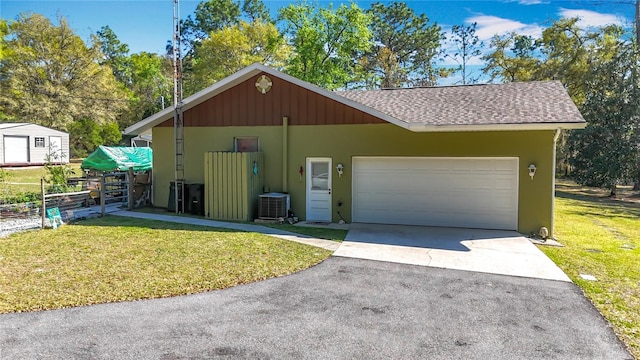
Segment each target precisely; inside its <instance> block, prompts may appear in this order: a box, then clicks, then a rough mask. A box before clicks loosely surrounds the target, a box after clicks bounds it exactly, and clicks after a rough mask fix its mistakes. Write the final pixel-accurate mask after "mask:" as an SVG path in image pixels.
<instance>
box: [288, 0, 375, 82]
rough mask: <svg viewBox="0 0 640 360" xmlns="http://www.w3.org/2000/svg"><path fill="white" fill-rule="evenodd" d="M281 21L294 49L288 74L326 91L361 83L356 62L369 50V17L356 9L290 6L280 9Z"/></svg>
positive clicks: (359, 71) (351, 5)
mask: <svg viewBox="0 0 640 360" xmlns="http://www.w3.org/2000/svg"><path fill="white" fill-rule="evenodd" d="M280 19H281V20H282V22H283V29H284V33H285V35H286V36H287V38H288V39H289V41H290V45H291V46H292V48H293V54H292V55H291V57H290V58H289V63H288V65H287V67H286V68H285V71H286V72H287V73H289V74H290V75H293V76H295V77H297V78H299V79H302V80H305V81H309V82H311V83H314V84H316V85H318V86H321V87H324V88H327V89H337V88H342V87H346V86H348V85H349V84H351V83H354V82H358V81H360V80H361V78H362V74H363V73H362V69H361V68H360V67H359V65H358V61H357V58H358V57H359V54H361V53H362V52H364V51H366V50H368V49H369V48H370V46H371V36H372V34H371V31H370V30H369V28H368V27H367V26H368V25H369V21H370V16H369V15H367V14H366V13H365V12H363V11H362V9H360V8H359V7H358V6H357V5H355V4H353V3H352V4H350V5H349V6H346V5H340V6H339V7H338V8H337V9H334V8H333V7H331V6H330V7H328V8H318V7H316V6H313V5H309V4H307V3H298V4H291V5H289V6H287V7H285V8H282V9H280Z"/></svg>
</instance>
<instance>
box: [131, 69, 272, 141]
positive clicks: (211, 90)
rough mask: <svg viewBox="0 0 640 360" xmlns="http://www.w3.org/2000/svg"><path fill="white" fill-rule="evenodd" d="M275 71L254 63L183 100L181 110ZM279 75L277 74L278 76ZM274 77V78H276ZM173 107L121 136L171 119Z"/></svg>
mask: <svg viewBox="0 0 640 360" xmlns="http://www.w3.org/2000/svg"><path fill="white" fill-rule="evenodd" d="M275 71H276V70H274V69H271V68H269V67H267V66H264V65H262V64H258V63H255V64H253V65H250V66H248V67H246V68H244V69H242V70H240V71H238V72H236V73H234V74H233V75H231V76H228V77H226V78H224V79H222V80H220V81H218V82H216V83H215V84H213V85H211V86H209V87H207V88H205V89H203V90H200V91H198V92H197V93H195V94H193V95H191V96H189V97H188V98H186V99H184V100H183V102H182V110H183V111H186V110H189V109H191V108H192V107H194V106H196V105H198V104H201V103H202V102H204V101H206V100H208V99H210V98H212V97H213V96H215V95H217V94H219V93H221V92H223V91H225V90H227V89H229V88H231V87H233V86H235V85H237V84H239V83H241V82H243V81H245V80H246V79H248V78H250V77H251V76H254V75H256V74H259V73H261V72H266V73H270V74H273V72H275ZM278 75H279V74H278ZM278 75H276V76H278ZM173 112H174V110H173V106H170V107H168V108H166V109H164V110H162V111H160V112H158V113H155V114H153V115H151V116H149V117H148V118H146V119H143V120H141V121H139V122H137V123H135V124H133V125H131V126H129V127H128V128H126V129H124V131H123V134H124V135H139V134H140V133H142V132H144V131H146V130H149V129H151V128H152V127H154V126H156V125H159V124H161V123H163V122H165V121H167V120H169V119H171V118H172V117H173Z"/></svg>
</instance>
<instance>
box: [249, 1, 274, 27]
mask: <svg viewBox="0 0 640 360" xmlns="http://www.w3.org/2000/svg"><path fill="white" fill-rule="evenodd" d="M242 13H243V14H244V16H245V17H247V18H248V20H249V22H252V21H256V20H261V21H263V22H271V15H270V14H269V9H267V7H266V6H265V5H264V3H263V2H262V0H244V3H243V4H242Z"/></svg>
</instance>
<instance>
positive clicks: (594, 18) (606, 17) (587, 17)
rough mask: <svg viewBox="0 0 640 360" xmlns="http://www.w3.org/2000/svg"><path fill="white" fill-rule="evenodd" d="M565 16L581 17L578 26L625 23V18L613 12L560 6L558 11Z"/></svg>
mask: <svg viewBox="0 0 640 360" xmlns="http://www.w3.org/2000/svg"><path fill="white" fill-rule="evenodd" d="M558 14H559V15H560V16H561V17H563V18H575V17H577V18H580V21H578V26H580V27H583V28H587V27H600V26H605V25H610V24H614V25H623V23H624V21H625V20H624V18H620V17H618V16H616V15H613V14H602V13H599V12H595V11H590V10H583V9H564V8H560V12H559V13H558Z"/></svg>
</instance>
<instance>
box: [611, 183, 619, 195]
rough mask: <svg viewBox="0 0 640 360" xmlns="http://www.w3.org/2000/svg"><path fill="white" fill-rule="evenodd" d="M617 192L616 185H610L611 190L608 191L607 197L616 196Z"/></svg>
mask: <svg viewBox="0 0 640 360" xmlns="http://www.w3.org/2000/svg"><path fill="white" fill-rule="evenodd" d="M617 192H618V185H616V184H613V185H611V192H610V193H609V197H616V194H617Z"/></svg>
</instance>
